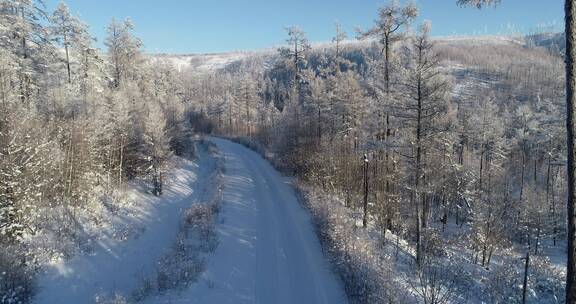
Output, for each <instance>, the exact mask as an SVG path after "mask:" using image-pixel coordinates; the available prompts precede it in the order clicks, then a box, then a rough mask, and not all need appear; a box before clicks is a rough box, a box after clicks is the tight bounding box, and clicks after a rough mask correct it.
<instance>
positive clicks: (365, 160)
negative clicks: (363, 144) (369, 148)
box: [362, 154, 368, 228]
mask: <svg viewBox="0 0 576 304" xmlns="http://www.w3.org/2000/svg"><path fill="white" fill-rule="evenodd" d="M366 226H368V155H367V154H364V217H363V218H362V227H364V228H366Z"/></svg>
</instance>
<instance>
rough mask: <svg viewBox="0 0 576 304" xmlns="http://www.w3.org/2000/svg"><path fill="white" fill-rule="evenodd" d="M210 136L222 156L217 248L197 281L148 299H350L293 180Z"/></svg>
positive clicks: (221, 303) (299, 302)
mask: <svg viewBox="0 0 576 304" xmlns="http://www.w3.org/2000/svg"><path fill="white" fill-rule="evenodd" d="M210 140H211V141H212V142H214V143H215V144H216V145H217V146H218V149H219V150H220V152H221V153H222V156H223V157H224V159H225V174H224V196H223V199H224V202H223V205H222V206H223V207H222V210H221V213H220V220H219V221H220V222H219V223H218V226H217V230H218V235H219V238H220V242H219V245H218V248H217V249H216V251H215V253H214V255H212V256H210V257H209V258H208V265H207V271H206V273H204V275H203V277H202V278H201V279H200V280H199V281H198V282H197V283H195V284H194V285H192V286H191V287H190V288H189V289H188V290H186V291H183V292H180V293H170V294H166V295H164V296H162V297H156V298H154V299H150V301H149V303H218V304H225V303H234V304H239V303H264V304H268V303H270V304H272V303H273V304H283V303H294V304H306V303H330V304H337V303H345V302H346V298H345V295H344V292H343V288H342V287H341V283H340V282H339V280H338V278H337V277H336V275H335V274H333V273H332V271H331V270H330V269H329V265H328V263H327V261H326V260H325V257H324V256H323V254H322V250H321V247H320V244H319V241H318V239H317V237H316V234H315V232H314V228H313V226H312V224H311V222H310V217H309V215H308V214H307V212H306V211H305V210H304V209H303V208H302V207H301V206H300V204H299V202H298V201H297V198H296V195H295V193H294V191H293V190H292V188H291V186H290V185H289V184H288V180H287V179H286V178H284V177H282V176H281V175H280V174H279V173H278V172H277V171H276V170H275V169H274V168H273V167H272V166H271V165H270V164H269V163H268V162H267V161H265V160H264V159H262V157H260V156H259V155H258V154H257V153H255V152H253V151H251V150H249V149H247V148H245V147H244V146H241V145H239V144H236V143H232V142H230V141H227V140H223V139H218V138H211V139H210Z"/></svg>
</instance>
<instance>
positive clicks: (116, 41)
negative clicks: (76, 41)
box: [104, 18, 142, 88]
mask: <svg viewBox="0 0 576 304" xmlns="http://www.w3.org/2000/svg"><path fill="white" fill-rule="evenodd" d="M133 30H134V25H133V24H132V21H131V20H130V19H126V20H124V21H123V22H118V21H117V20H116V19H115V18H112V21H111V22H110V24H109V25H108V28H107V33H108V36H107V37H106V41H105V42H104V44H105V45H106V47H107V48H108V56H109V60H110V62H111V65H112V70H113V71H112V74H113V75H114V76H113V77H112V80H113V84H114V87H116V88H119V87H120V86H121V85H123V82H124V81H125V80H130V79H131V78H134V76H135V75H134V73H135V70H136V69H137V66H138V64H139V62H140V49H141V48H142V42H141V41H140V39H138V38H136V37H135V36H134V34H133Z"/></svg>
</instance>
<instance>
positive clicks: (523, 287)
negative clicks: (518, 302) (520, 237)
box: [522, 248, 530, 304]
mask: <svg viewBox="0 0 576 304" xmlns="http://www.w3.org/2000/svg"><path fill="white" fill-rule="evenodd" d="M529 266H530V248H528V250H527V251H526V264H525V265H524V284H522V304H526V291H527V290H528V267H529Z"/></svg>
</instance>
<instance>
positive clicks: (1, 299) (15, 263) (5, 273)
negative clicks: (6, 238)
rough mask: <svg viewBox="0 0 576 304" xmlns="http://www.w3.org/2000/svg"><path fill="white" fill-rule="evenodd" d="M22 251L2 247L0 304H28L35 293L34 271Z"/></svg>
mask: <svg viewBox="0 0 576 304" xmlns="http://www.w3.org/2000/svg"><path fill="white" fill-rule="evenodd" d="M21 250H22V248H18V247H15V246H4V245H2V246H0V304H12V303H26V302H28V300H29V299H30V297H31V296H32V293H33V292H34V285H33V270H32V269H31V268H30V266H28V263H27V261H26V257H25V256H24V255H22V253H20V251H21Z"/></svg>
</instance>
